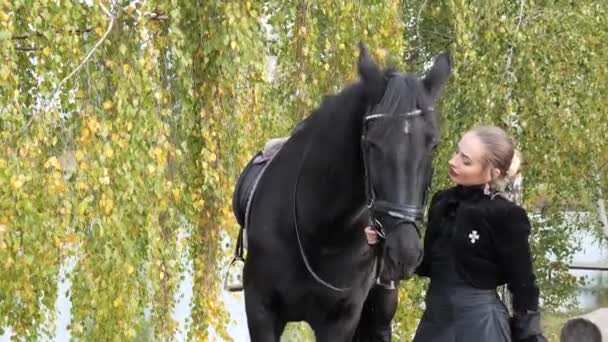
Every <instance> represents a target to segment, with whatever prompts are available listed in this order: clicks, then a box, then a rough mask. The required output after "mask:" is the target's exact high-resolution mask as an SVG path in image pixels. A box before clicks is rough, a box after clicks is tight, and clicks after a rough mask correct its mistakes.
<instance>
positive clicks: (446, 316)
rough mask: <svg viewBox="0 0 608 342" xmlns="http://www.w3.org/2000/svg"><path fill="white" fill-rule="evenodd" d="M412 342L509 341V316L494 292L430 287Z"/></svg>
mask: <svg viewBox="0 0 608 342" xmlns="http://www.w3.org/2000/svg"><path fill="white" fill-rule="evenodd" d="M414 342H511V329H510V327H509V313H508V311H507V309H506V307H505V306H504V304H503V303H502V301H501V300H500V298H499V297H498V294H497V293H496V290H482V289H476V288H473V287H471V286H466V285H463V286H448V287H444V286H433V285H431V286H430V288H429V292H428V293H427V296H426V310H425V312H424V315H423V316H422V319H421V321H420V324H419V325H418V330H417V331H416V336H415V337H414Z"/></svg>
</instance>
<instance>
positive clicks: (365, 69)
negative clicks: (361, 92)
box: [358, 42, 383, 98]
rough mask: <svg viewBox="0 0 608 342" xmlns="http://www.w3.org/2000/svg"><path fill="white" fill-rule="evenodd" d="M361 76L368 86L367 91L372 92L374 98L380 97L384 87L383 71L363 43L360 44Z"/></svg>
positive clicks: (359, 65) (359, 66)
mask: <svg viewBox="0 0 608 342" xmlns="http://www.w3.org/2000/svg"><path fill="white" fill-rule="evenodd" d="M358 69H359V76H361V79H363V82H364V83H365V84H366V86H367V89H368V90H369V91H370V95H371V97H372V98H375V97H377V96H378V94H377V93H378V92H380V94H381V93H382V92H381V90H380V89H381V88H382V85H383V75H382V71H381V70H380V68H378V66H377V65H376V63H375V62H374V60H373V59H372V58H371V56H370V55H369V53H368V52H367V48H366V47H365V44H364V43H363V42H359V64H358Z"/></svg>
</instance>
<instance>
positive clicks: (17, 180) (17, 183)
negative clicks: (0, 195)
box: [11, 176, 23, 190]
mask: <svg viewBox="0 0 608 342" xmlns="http://www.w3.org/2000/svg"><path fill="white" fill-rule="evenodd" d="M11 186H12V187H13V189H15V190H19V189H21V187H22V186H23V178H22V176H19V177H17V176H12V177H11Z"/></svg>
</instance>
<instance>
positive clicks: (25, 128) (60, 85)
mask: <svg viewBox="0 0 608 342" xmlns="http://www.w3.org/2000/svg"><path fill="white" fill-rule="evenodd" d="M99 6H100V7H101V9H102V10H103V11H104V12H105V13H106V14H107V15H108V16H109V17H110V23H109V24H108V29H107V30H106V32H105V33H104V34H103V36H101V38H100V39H99V41H97V43H95V45H93V47H92V48H91V50H89V52H88V53H87V54H86V56H85V57H84V59H83V60H82V62H80V64H78V66H77V67H76V68H74V70H72V72H70V73H69V74H68V75H67V76H66V77H64V78H63V79H62V80H61V81H60V82H59V84H57V87H56V88H55V90H54V91H53V93H52V95H51V97H50V98H49V99H48V100H47V101H46V106H47V107H48V106H50V104H51V103H52V101H53V99H54V98H55V97H56V96H57V94H58V93H59V91H60V90H61V87H62V86H63V84H64V83H65V82H66V81H67V80H69V79H70V78H72V76H74V75H75V74H76V73H77V72H78V71H79V70H80V69H82V67H83V66H84V65H85V64H86V63H87V62H88V61H89V59H91V56H93V53H94V52H95V50H97V48H98V47H99V46H100V45H101V44H102V43H103V42H104V41H105V40H106V38H107V37H108V35H109V34H110V31H112V27H114V22H115V21H116V15H113V14H111V13H110V12H109V11H108V10H107V9H106V8H105V6H103V4H101V3H99ZM35 118H36V113H33V114H32V116H31V117H30V119H29V120H28V122H27V123H26V124H25V126H23V129H22V130H21V134H23V133H25V131H27V129H28V128H29V127H30V126H31V124H32V122H34V119H35Z"/></svg>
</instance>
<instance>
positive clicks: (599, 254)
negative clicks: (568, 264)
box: [570, 233, 608, 311]
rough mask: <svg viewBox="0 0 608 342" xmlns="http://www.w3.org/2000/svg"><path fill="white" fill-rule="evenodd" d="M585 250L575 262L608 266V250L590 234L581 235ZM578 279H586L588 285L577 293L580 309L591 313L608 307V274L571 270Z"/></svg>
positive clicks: (576, 254) (579, 253) (576, 257)
mask: <svg viewBox="0 0 608 342" xmlns="http://www.w3.org/2000/svg"><path fill="white" fill-rule="evenodd" d="M580 237H581V246H582V247H583V249H582V250H581V251H579V252H577V253H575V254H574V256H573V262H575V263H576V262H594V263H595V262H597V263H602V264H604V265H608V248H606V246H605V244H604V245H601V244H599V243H598V242H597V241H596V238H595V237H594V236H592V234H589V233H581V234H580ZM570 273H571V274H572V275H574V276H576V277H577V278H579V277H585V278H586V280H587V284H586V285H585V286H584V287H581V288H580V289H579V290H578V293H577V296H576V298H577V301H578V304H579V305H578V308H579V309H581V310H585V311H589V310H593V309H596V308H599V307H608V272H607V271H592V270H571V271H570Z"/></svg>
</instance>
